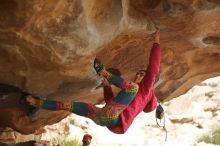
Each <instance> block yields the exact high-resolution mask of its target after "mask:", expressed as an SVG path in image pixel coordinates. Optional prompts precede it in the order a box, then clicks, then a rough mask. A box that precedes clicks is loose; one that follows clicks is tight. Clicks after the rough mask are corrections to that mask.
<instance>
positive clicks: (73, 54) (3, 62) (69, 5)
mask: <svg viewBox="0 0 220 146" xmlns="http://www.w3.org/2000/svg"><path fill="white" fill-rule="evenodd" d="M155 26H158V27H159V28H160V29H161V47H162V60H161V71H160V76H161V79H162V80H161V81H162V82H161V83H160V84H159V86H158V87H157V88H156V89H155V91H156V94H157V95H158V98H160V99H161V100H169V99H171V98H174V97H176V96H178V95H181V94H183V93H184V92H186V91H187V90H188V89H189V88H191V87H192V86H193V85H194V84H197V83H199V82H201V81H202V80H205V79H207V78H210V77H214V76H218V75H220V27H219V26H220V2H219V0H179V1H176V0H102V1H100V0H90V1H84V0H71V1H61V0H55V1H44V0H39V1H29V0H22V1H16V0H2V1H1V4H0V83H4V84H9V85H14V86H17V87H20V88H22V89H23V90H25V91H28V92H30V93H32V94H35V95H39V96H43V97H47V98H50V99H57V100H74V101H76V100H78V101H86V102H91V103H97V102H99V101H101V100H102V91H101V90H94V88H95V87H96V86H97V85H98V83H99V79H98V76H97V75H96V74H95V71H94V70H93V68H92V63H93V59H94V58H95V56H97V57H99V58H100V59H101V60H102V61H103V62H104V64H105V66H106V67H113V68H118V69H120V71H121V72H122V74H123V77H125V78H128V79H130V80H132V79H133V76H134V75H135V73H136V71H137V70H138V69H142V68H146V66H147V63H148V57H149V51H150V48H151V45H152V43H153V42H152V39H151V36H150V34H151V33H152V32H153V31H154V30H155ZM16 99H17V98H16ZM5 100H9V101H1V103H0V107H1V108H0V119H4V120H1V121H0V126H2V127H6V126H8V127H11V128H13V129H15V130H18V131H21V132H23V133H33V132H34V131H35V130H37V129H39V128H40V127H41V126H43V125H46V124H52V123H54V122H57V121H59V120H61V119H62V118H63V117H65V116H66V115H67V114H68V113H66V112H48V111H42V112H41V113H40V114H39V115H37V117H36V119H35V121H34V122H33V121H31V120H30V119H28V117H27V116H26V115H25V111H24V110H23V109H22V108H20V107H19V104H17V100H13V101H11V99H5ZM6 102H7V104H5V103H6ZM48 113H50V114H48ZM45 119H50V120H49V121H48V120H47V122H45V121H44V120H45ZM34 123H37V124H34Z"/></svg>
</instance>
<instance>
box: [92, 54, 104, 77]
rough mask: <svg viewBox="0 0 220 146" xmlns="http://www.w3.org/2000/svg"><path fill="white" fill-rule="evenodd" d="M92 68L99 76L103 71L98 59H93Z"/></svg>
mask: <svg viewBox="0 0 220 146" xmlns="http://www.w3.org/2000/svg"><path fill="white" fill-rule="evenodd" d="M93 67H94V69H95V71H96V73H97V74H99V73H100V72H101V71H102V70H103V68H104V65H103V64H102V63H101V61H100V60H99V59H97V58H95V60H94V64H93Z"/></svg>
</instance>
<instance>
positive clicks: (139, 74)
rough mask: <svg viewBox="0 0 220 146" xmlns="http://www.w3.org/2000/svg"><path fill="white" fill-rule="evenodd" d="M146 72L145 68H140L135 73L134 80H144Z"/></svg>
mask: <svg viewBox="0 0 220 146" xmlns="http://www.w3.org/2000/svg"><path fill="white" fill-rule="evenodd" d="M145 74H146V71H145V70H139V71H138V72H137V73H136V75H135V78H134V82H135V83H137V84H139V83H140V82H141V81H142V80H143V78H144V76H145Z"/></svg>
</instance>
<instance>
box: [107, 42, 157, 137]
mask: <svg viewBox="0 0 220 146" xmlns="http://www.w3.org/2000/svg"><path fill="white" fill-rule="evenodd" d="M160 54H161V51H160V45H159V44H157V43H154V44H153V47H152V49H151V53H150V58H149V65H148V67H147V72H146V75H145V76H144V78H143V80H142V81H141V83H140V84H139V90H138V92H137V94H136V96H135V97H134V99H133V101H132V102H131V103H130V104H129V105H128V107H127V108H126V109H125V110H124V111H123V112H122V113H121V114H120V117H121V123H122V124H121V125H117V126H114V127H108V129H109V130H111V131H112V132H114V133H117V134H122V133H125V132H126V131H127V129H128V128H129V127H130V125H131V124H132V122H133V120H134V118H135V117H136V116H137V115H138V114H139V113H140V112H141V111H144V112H146V113H147V112H151V111H153V110H154V109H155V108H156V106H157V97H156V96H155V94H154V91H153V85H154V82H155V79H156V76H157V74H158V73H159V69H160ZM104 98H105V101H106V102H108V101H109V100H111V99H112V98H114V94H113V92H112V88H111V87H107V86H106V87H104Z"/></svg>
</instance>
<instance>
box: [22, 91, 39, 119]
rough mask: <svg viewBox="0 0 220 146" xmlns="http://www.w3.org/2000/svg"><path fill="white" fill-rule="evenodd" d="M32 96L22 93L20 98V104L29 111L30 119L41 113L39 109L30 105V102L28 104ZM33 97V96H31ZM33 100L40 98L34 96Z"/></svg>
mask: <svg viewBox="0 0 220 146" xmlns="http://www.w3.org/2000/svg"><path fill="white" fill-rule="evenodd" d="M28 96H30V94H29V93H26V92H22V93H21V97H20V100H19V103H20V104H21V105H23V106H24V107H25V109H26V111H27V115H28V117H30V118H32V117H34V116H35V115H36V113H37V112H38V111H39V108H37V107H34V106H32V105H30V104H29V103H28V102H27V97H28ZM31 96H32V95H31ZM32 97H33V98H36V99H40V97H37V96H32Z"/></svg>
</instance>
